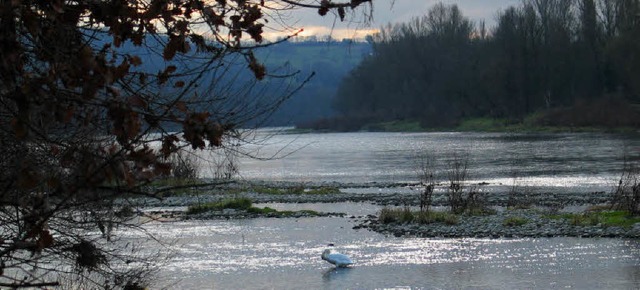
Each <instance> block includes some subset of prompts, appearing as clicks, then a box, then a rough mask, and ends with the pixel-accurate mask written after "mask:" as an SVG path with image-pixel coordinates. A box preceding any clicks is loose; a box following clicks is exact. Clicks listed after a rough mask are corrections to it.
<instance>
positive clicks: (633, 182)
mask: <svg viewBox="0 0 640 290" xmlns="http://www.w3.org/2000/svg"><path fill="white" fill-rule="evenodd" d="M611 204H612V205H613V207H614V208H617V209H620V210H625V211H628V212H629V213H631V214H632V215H638V214H640V170H639V169H638V168H637V167H636V166H634V164H631V163H629V162H627V160H626V158H625V162H624V165H623V170H622V175H621V176H620V180H619V181H618V186H617V187H616V188H615V189H614V192H613V194H612V200H611Z"/></svg>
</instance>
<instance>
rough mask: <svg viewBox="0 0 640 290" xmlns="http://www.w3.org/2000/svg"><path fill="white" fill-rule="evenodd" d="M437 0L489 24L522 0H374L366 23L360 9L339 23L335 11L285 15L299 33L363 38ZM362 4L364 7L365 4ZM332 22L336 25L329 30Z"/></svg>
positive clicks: (423, 10)
mask: <svg viewBox="0 0 640 290" xmlns="http://www.w3.org/2000/svg"><path fill="white" fill-rule="evenodd" d="M438 2H443V3H445V4H457V5H458V7H459V8H460V10H462V12H463V14H464V15H465V16H467V17H469V18H470V19H471V20H472V21H475V22H478V21H480V20H483V19H484V20H485V21H486V22H487V24H488V25H489V26H492V25H493V24H494V23H495V16H496V13H497V12H498V11H499V10H503V9H505V8H507V7H509V6H513V5H518V4H519V3H520V2H521V0H442V1H440V0H395V1H393V0H373V20H372V22H371V23H370V24H368V25H367V24H365V23H362V22H363V21H362V20H363V18H364V17H363V15H362V13H363V12H362V10H359V11H356V12H355V14H354V15H349V14H348V15H347V16H348V17H347V18H349V19H348V20H349V21H345V22H343V23H341V22H340V20H339V19H336V17H335V16H334V15H331V14H328V15H327V16H325V17H321V16H320V15H318V13H317V11H316V10H312V9H304V10H300V11H295V12H294V13H293V14H292V15H291V18H289V19H288V23H291V22H293V23H294V25H293V26H294V27H296V28H303V29H304V32H303V33H302V34H301V35H304V36H307V35H319V36H322V35H328V34H330V33H331V34H332V36H333V37H334V38H336V39H341V38H345V37H348V38H353V37H356V38H362V37H364V35H366V34H369V33H372V32H374V31H375V30H377V29H378V28H380V27H381V26H382V25H386V24H387V23H396V22H405V21H407V20H409V19H411V18H412V17H415V16H422V15H425V14H426V13H427V11H429V9H430V8H431V7H432V6H433V5H435V4H436V3H438ZM392 3H393V5H392ZM365 6H366V5H365ZM363 8H365V10H367V9H368V6H367V7H363ZM360 9H362V8H360ZM354 20H355V21H354ZM334 23H335V27H334V29H333V30H332V29H331V28H332V26H333V25H334ZM266 32H267V36H271V35H273V34H276V33H275V32H273V31H269V30H267V31H266Z"/></svg>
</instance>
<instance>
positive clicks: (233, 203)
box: [187, 197, 320, 217]
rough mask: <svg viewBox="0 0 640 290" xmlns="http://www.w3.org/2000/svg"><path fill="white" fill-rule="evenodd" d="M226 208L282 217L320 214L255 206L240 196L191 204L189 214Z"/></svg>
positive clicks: (310, 211)
mask: <svg viewBox="0 0 640 290" xmlns="http://www.w3.org/2000/svg"><path fill="white" fill-rule="evenodd" d="M224 209H235V210H242V211H246V212H247V213H252V214H265V215H277V216H282V217H287V216H293V215H299V214H303V215H307V216H317V215H320V213H318V212H317V211H313V210H300V211H289V210H285V211H278V210H276V209H273V208H270V207H264V208H259V207H254V206H253V203H252V201H251V199H249V198H245V197H240V198H232V199H225V200H222V201H218V202H209V203H204V204H197V205H192V206H189V208H188V209H187V214H188V215H194V214H200V213H204V212H209V211H221V210H224Z"/></svg>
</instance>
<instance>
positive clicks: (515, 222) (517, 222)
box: [502, 217, 529, 227]
mask: <svg viewBox="0 0 640 290" xmlns="http://www.w3.org/2000/svg"><path fill="white" fill-rule="evenodd" d="M528 222H529V220H528V219H526V218H523V217H508V218H506V219H505V220H504V221H503V222H502V225H504V226H505V227H519V226H522V225H525V224H527V223H528Z"/></svg>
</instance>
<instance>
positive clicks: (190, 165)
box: [169, 151, 200, 180]
mask: <svg viewBox="0 0 640 290" xmlns="http://www.w3.org/2000/svg"><path fill="white" fill-rule="evenodd" d="M169 163H171V177H173V178H175V179H178V180H195V179H198V177H199V175H200V172H199V167H198V163H197V160H196V157H195V156H194V155H191V154H190V153H188V152H186V151H179V152H178V153H176V154H174V155H171V157H169Z"/></svg>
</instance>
